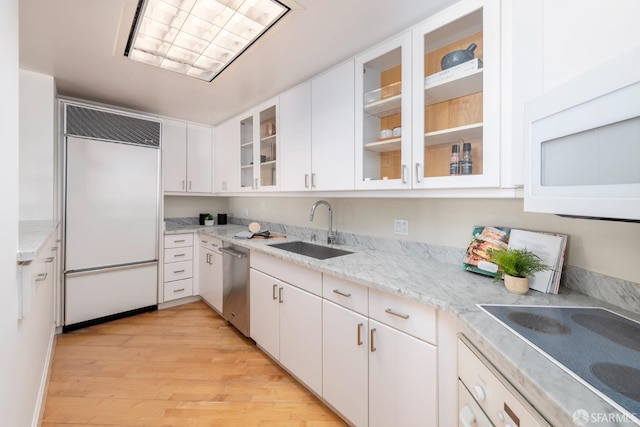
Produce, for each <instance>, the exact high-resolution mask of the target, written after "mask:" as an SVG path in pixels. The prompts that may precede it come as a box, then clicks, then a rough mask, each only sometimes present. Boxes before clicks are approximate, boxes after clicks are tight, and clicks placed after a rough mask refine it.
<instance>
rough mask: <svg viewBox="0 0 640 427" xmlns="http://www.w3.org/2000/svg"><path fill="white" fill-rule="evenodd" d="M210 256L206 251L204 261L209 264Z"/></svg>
mask: <svg viewBox="0 0 640 427" xmlns="http://www.w3.org/2000/svg"><path fill="white" fill-rule="evenodd" d="M210 257H211V254H210V253H208V252H207V259H206V260H205V262H206V263H207V264H211V263H210V262H209V261H211V259H210Z"/></svg>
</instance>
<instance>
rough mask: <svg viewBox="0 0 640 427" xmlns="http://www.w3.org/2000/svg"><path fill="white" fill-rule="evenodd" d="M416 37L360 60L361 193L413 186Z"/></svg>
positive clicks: (357, 83)
mask: <svg viewBox="0 0 640 427" xmlns="http://www.w3.org/2000/svg"><path fill="white" fill-rule="evenodd" d="M411 54H412V52H411V33H410V32H408V33H405V34H404V35H401V36H399V37H396V38H394V39H392V40H390V41H388V42H386V43H383V44H381V45H379V46H377V47H375V48H373V49H371V50H370V51H368V52H366V53H364V54H363V55H361V56H359V57H358V58H356V68H355V70H356V76H355V86H356V116H355V123H356V131H355V136H356V183H355V184H356V188H357V189H394V188H395V189H397V188H410V187H411V176H410V175H411V170H410V167H411V166H410V165H411Z"/></svg>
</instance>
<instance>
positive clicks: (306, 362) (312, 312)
mask: <svg viewBox="0 0 640 427" xmlns="http://www.w3.org/2000/svg"><path fill="white" fill-rule="evenodd" d="M252 284H253V283H252ZM280 288H281V289H279V291H280V295H279V301H280V363H282V365H283V366H284V367H285V368H287V369H288V370H289V371H291V373H293V375H295V376H296V377H298V378H299V379H300V380H301V381H302V382H303V383H305V384H306V385H307V386H308V387H309V388H310V389H311V390H313V391H315V392H316V393H318V394H320V393H322V300H321V299H320V298H319V297H317V296H315V295H313V294H310V293H309V292H306V291H303V290H302V289H298V288H296V287H294V286H290V285H287V284H285V283H282V284H281V286H280Z"/></svg>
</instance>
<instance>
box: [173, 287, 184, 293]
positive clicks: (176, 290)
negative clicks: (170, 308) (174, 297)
mask: <svg viewBox="0 0 640 427" xmlns="http://www.w3.org/2000/svg"><path fill="white" fill-rule="evenodd" d="M182 291H184V288H180V289H174V290H173V293H174V294H177V293H178V292H182Z"/></svg>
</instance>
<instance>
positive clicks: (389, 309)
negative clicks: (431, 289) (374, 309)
mask: <svg viewBox="0 0 640 427" xmlns="http://www.w3.org/2000/svg"><path fill="white" fill-rule="evenodd" d="M384 312H385V313H388V314H390V315H392V316H397V317H399V318H401V319H404V320H407V319H408V318H409V315H408V314H402V313H398V312H397V311H393V309H391V308H387V309H386V310H385V311H384Z"/></svg>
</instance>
